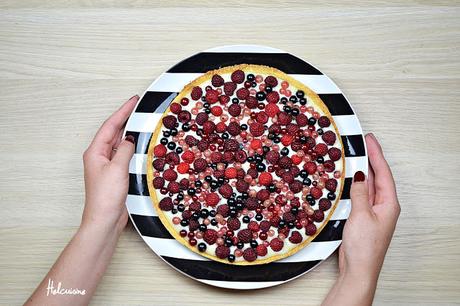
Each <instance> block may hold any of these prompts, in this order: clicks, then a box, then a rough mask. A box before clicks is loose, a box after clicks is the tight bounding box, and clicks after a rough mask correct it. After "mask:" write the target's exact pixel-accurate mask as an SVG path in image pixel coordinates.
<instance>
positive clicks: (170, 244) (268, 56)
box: [126, 45, 367, 289]
mask: <svg viewBox="0 0 460 306" xmlns="http://www.w3.org/2000/svg"><path fill="white" fill-rule="evenodd" d="M242 63H247V64H260V65H267V66H271V67H275V68H278V69H280V70H282V71H283V72H285V73H287V74H289V75H291V76H292V77H294V78H296V79H297V80H299V81H301V82H303V83H304V84H305V85H307V86H308V87H310V88H311V89H312V90H313V91H315V92H316V93H317V94H318V95H319V96H320V97H321V99H322V100H323V101H324V103H325V104H326V105H327V107H328V108H329V111H330V112H331V114H332V115H333V117H334V120H335V122H336V124H337V127H338V129H339V132H340V134H341V136H342V141H343V144H344V147H345V156H346V158H345V161H346V175H345V176H346V179H345V184H344V190H343V193H342V198H341V200H340V202H339V204H338V207H337V209H336V210H335V212H334V214H333V215H332V218H331V219H330V221H329V222H328V223H327V225H326V226H325V227H324V229H323V230H322V231H321V233H320V234H319V235H318V236H317V237H316V238H315V239H314V240H313V242H312V243H310V244H309V245H308V246H307V247H305V248H304V249H302V250H301V251H299V252H298V253H296V254H294V255H293V256H290V257H288V258H285V259H282V260H279V261H276V262H273V263H269V264H266V265H256V266H232V265H227V264H223V263H219V262H216V261H212V260H209V259H207V258H205V257H202V256H200V255H198V254H196V253H194V252H192V251H190V250H189V249H187V248H186V247H184V246H183V245H181V244H180V243H179V242H177V241H176V240H175V239H174V238H173V237H172V236H171V235H170V234H169V232H168V231H167V230H166V228H165V227H164V226H163V225H162V223H161V221H160V219H159V218H158V216H157V213H156V211H155V209H154V207H153V205H152V203H151V200H150V197H149V190H148V187H147V182H146V161H147V155H146V153H147V150H148V145H149V142H150V137H151V136H152V131H153V130H154V129H155V126H156V125H157V124H158V122H159V119H160V117H161V115H162V113H163V112H164V110H165V109H166V108H167V106H168V105H169V103H170V102H171V101H172V100H173V99H174V97H175V96H176V95H177V94H178V92H179V91H180V90H181V89H182V88H183V87H184V85H186V84H188V83H189V82H190V81H192V80H193V79H195V78H196V77H198V76H199V75H201V74H203V73H204V72H207V71H209V70H211V69H217V68H221V67H224V66H230V65H236V64H242ZM126 134H129V135H133V136H134V138H135V140H136V152H135V155H134V157H133V158H132V160H131V163H130V166H129V173H130V174H129V192H128V197H127V200H126V205H127V207H128V211H129V214H130V217H131V221H132V222H133V224H134V226H135V227H136V229H137V231H138V232H139V234H140V235H141V237H142V238H143V239H144V241H145V242H146V243H147V245H148V246H149V247H150V248H151V249H152V250H153V251H154V252H155V253H156V254H157V255H159V256H160V257H161V258H162V259H163V260H164V261H165V262H167V263H168V264H170V265H171V266H172V267H174V268H175V269H176V270H178V271H180V272H182V273H183V274H185V275H187V276H189V277H191V278H194V279H196V280H198V281H200V282H203V283H206V284H209V285H213V286H217V287H223V288H232V289H256V288H265V287H270V286H275V285H279V284H282V283H284V282H287V281H289V280H292V279H294V278H296V277H299V276H300V275H302V274H305V273H307V272H308V271H310V270H311V269H312V268H314V267H316V266H317V265H318V264H319V263H321V261H323V260H325V259H326V258H327V257H328V256H330V255H331V254H332V253H333V252H334V251H335V250H336V249H337V248H338V247H339V245H340V243H341V241H342V240H341V239H342V230H343V226H344V224H345V221H346V219H347V218H348V215H349V212H350V199H349V198H350V192H349V191H350V185H351V181H352V176H353V174H354V173H355V172H356V171H358V170H361V171H364V172H365V173H367V156H366V148H365V145H364V139H363V135H362V130H361V126H360V124H359V121H358V118H357V117H356V115H355V113H354V111H353V108H352V107H351V105H350V104H349V103H348V101H347V99H346V98H345V97H344V95H343V94H342V92H341V91H340V89H339V88H338V87H337V85H336V84H335V83H334V82H333V81H332V80H331V79H329V78H328V77H327V76H325V75H324V74H322V73H321V72H320V71H319V70H318V69H316V68H315V67H313V66H312V65H310V64H308V63H307V62H305V61H303V60H301V59H299V58H298V57H295V56H293V55H291V54H289V53H286V52H284V51H281V50H278V49H273V48H269V47H265V46H253V45H236V46H223V47H217V48H213V49H209V50H206V51H203V52H200V53H197V54H195V55H193V56H191V57H189V58H187V59H185V60H183V61H182V62H180V63H178V64H177V65H175V66H173V67H172V68H171V69H169V70H168V71H167V72H165V73H163V74H162V75H160V76H159V77H158V78H157V79H156V80H155V81H154V82H153V83H152V85H150V87H149V88H148V89H147V91H146V92H145V93H144V95H143V96H142V98H141V99H140V100H139V103H138V105H137V106H136V109H135V111H134V112H133V113H132V114H131V117H130V118H129V120H128V123H127V125H126Z"/></svg>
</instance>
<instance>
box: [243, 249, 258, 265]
mask: <svg viewBox="0 0 460 306" xmlns="http://www.w3.org/2000/svg"><path fill="white" fill-rule="evenodd" d="M243 258H244V259H245V260H246V261H249V262H251V261H254V260H256V259H257V253H256V251H255V250H254V249H253V248H247V249H246V250H244V251H243Z"/></svg>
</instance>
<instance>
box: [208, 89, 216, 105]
mask: <svg viewBox="0 0 460 306" xmlns="http://www.w3.org/2000/svg"><path fill="white" fill-rule="evenodd" d="M217 101H219V92H218V91H217V90H214V89H210V90H208V91H207V92H206V102H208V103H209V104H213V103H216V102H217Z"/></svg>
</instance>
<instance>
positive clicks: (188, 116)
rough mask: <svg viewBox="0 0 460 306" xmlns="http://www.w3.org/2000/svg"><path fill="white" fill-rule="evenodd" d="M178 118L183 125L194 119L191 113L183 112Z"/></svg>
mask: <svg viewBox="0 0 460 306" xmlns="http://www.w3.org/2000/svg"><path fill="white" fill-rule="evenodd" d="M177 118H178V119H179V121H180V122H181V123H187V122H189V121H190V120H191V119H192V114H190V112H189V111H186V110H183V111H181V112H180V113H179V114H178V115H177Z"/></svg>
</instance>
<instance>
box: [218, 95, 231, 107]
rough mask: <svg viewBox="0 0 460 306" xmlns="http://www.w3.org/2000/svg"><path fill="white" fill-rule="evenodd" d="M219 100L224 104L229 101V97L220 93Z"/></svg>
mask: <svg viewBox="0 0 460 306" xmlns="http://www.w3.org/2000/svg"><path fill="white" fill-rule="evenodd" d="M219 102H220V104H222V105H225V104H227V103H228V102H230V97H229V96H226V95H221V96H219Z"/></svg>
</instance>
